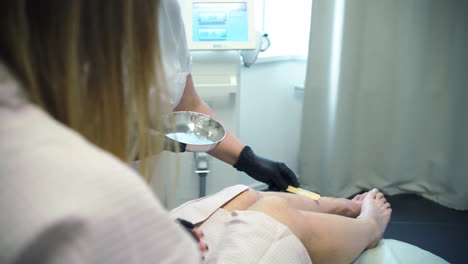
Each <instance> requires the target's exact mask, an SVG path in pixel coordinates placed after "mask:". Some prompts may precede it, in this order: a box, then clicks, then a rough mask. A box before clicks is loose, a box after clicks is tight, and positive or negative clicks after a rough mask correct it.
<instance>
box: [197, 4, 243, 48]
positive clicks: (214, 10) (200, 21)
mask: <svg viewBox="0 0 468 264" xmlns="http://www.w3.org/2000/svg"><path fill="white" fill-rule="evenodd" d="M248 22H249V21H248V12H247V3H224V2H223V3H221V2H218V3H193V6H192V41H194V42H204V41H229V42H245V41H248V40H249V28H248Z"/></svg>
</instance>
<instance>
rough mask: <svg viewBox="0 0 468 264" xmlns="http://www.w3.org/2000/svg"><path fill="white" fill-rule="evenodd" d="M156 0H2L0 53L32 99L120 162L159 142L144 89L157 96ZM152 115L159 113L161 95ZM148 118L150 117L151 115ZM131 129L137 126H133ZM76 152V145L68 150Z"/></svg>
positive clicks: (147, 151) (144, 170)
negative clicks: (152, 131)
mask: <svg viewBox="0 0 468 264" xmlns="http://www.w3.org/2000/svg"><path fill="white" fill-rule="evenodd" d="M158 5H159V1H157V0H112V1H103V0H67V1H63V0H42V1H35V0H3V1H1V3H0V10H1V11H0V59H1V60H2V61H3V63H6V65H7V66H8V67H9V69H10V70H11V71H12V72H13V73H14V74H15V76H16V77H17V78H18V80H19V81H20V82H21V83H22V85H23V87H24V90H25V92H26V94H27V96H28V97H29V100H30V101H32V102H33V103H35V104H37V105H39V106H40V107H42V108H43V109H45V110H46V111H48V112H49V113H50V114H51V115H52V116H53V117H54V118H55V119H57V120H58V121H60V122H62V123H63V124H65V125H67V126H69V127H70V128H72V129H74V130H76V131H78V132H80V133H81V134H82V135H84V136H85V137H86V138H88V139H89V140H90V141H91V142H93V143H95V144H97V145H98V146H100V147H102V148H104V149H106V150H108V151H110V152H111V153H113V154H114V155H116V156H117V157H119V158H120V159H121V160H123V161H126V162H131V161H133V160H134V159H135V158H136V157H139V158H140V160H141V164H140V168H141V169H142V171H141V173H142V174H143V175H145V176H147V177H149V176H150V175H151V167H150V166H148V165H147V164H145V161H146V159H145V158H144V157H149V156H151V155H152V152H153V151H157V150H158V149H159V150H160V149H161V148H162V144H161V141H160V140H154V137H153V141H152V139H151V138H150V136H149V135H148V133H147V131H148V129H149V128H150V126H152V124H153V127H152V128H153V129H156V130H160V129H161V127H160V122H150V104H149V95H150V93H149V89H150V87H152V89H154V91H153V92H152V94H155V95H159V94H160V92H161V91H160V90H159V88H160V87H159V86H158V85H157V82H158V83H161V81H162V80H156V73H157V72H161V71H162V69H161V63H160V54H159V48H158V47H159V45H158V44H159V40H158V34H157V19H158V18H157V14H158V12H157V11H158V10H157V9H158ZM155 99H156V100H154V99H153V100H152V102H156V104H154V103H152V105H151V111H152V112H153V114H155V116H158V115H159V114H161V113H163V112H164V110H165V109H164V107H163V104H162V102H161V100H160V97H157V98H155ZM152 116H153V115H152ZM131 131H134V132H131ZM70 151H73V150H70Z"/></svg>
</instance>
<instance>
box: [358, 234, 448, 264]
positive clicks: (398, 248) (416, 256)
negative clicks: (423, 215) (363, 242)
mask: <svg viewBox="0 0 468 264" xmlns="http://www.w3.org/2000/svg"><path fill="white" fill-rule="evenodd" d="M378 263H385V264H403V263H408V264H413V263H424V264H444V263H448V262H447V261H446V260H444V259H442V258H440V257H438V256H436V255H434V254H432V253H430V252H429V251H426V250H424V249H421V248H419V247H416V246H413V245H411V244H408V243H405V242H401V241H398V240H394V239H383V240H382V241H380V243H379V245H378V246H377V247H376V248H373V249H369V250H366V251H364V252H363V253H362V254H361V256H359V258H357V259H356V260H355V261H354V262H353V264H378Z"/></svg>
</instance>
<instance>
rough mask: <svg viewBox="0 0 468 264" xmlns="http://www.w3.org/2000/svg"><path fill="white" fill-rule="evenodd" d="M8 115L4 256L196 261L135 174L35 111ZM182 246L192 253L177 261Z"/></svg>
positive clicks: (3, 164) (3, 142)
mask: <svg viewBox="0 0 468 264" xmlns="http://www.w3.org/2000/svg"><path fill="white" fill-rule="evenodd" d="M0 108H1V107H0ZM7 109H8V110H5V109H4V108H3V109H0V116H1V119H2V126H1V127H0V156H1V157H2V159H1V160H0V175H1V177H0V211H1V212H2V217H1V218H2V220H1V223H0V233H1V234H2V237H3V238H8V239H0V255H2V256H5V257H6V258H7V259H8V257H9V259H10V260H12V259H15V258H16V259H17V258H24V259H25V260H28V258H30V257H31V256H33V257H37V254H39V255H40V257H41V258H43V259H44V258H45V259H47V258H49V256H48V255H47V254H52V255H53V257H54V258H55V257H58V258H59V260H60V262H66V261H68V260H69V259H68V258H69V257H70V258H73V257H76V255H77V254H78V257H80V258H84V259H85V260H89V262H93V263H94V262H95V263H100V262H111V263H146V262H147V261H148V260H150V259H153V260H154V259H156V258H159V259H161V258H164V257H169V258H176V259H177V258H186V257H187V256H192V258H193V259H196V258H198V255H197V249H196V245H195V243H193V242H192V241H190V238H189V237H186V236H184V235H185V234H184V233H182V232H183V231H181V230H180V229H179V228H178V226H176V225H175V224H174V223H173V221H172V220H171V219H170V218H169V216H168V213H167V211H166V210H165V209H164V208H163V207H162V206H161V204H160V203H159V202H158V200H157V199H156V198H155V196H154V195H153V193H152V192H151V190H150V189H149V187H148V186H147V184H146V183H145V182H144V181H143V180H142V179H141V178H140V176H139V175H138V174H137V173H136V172H135V171H134V170H133V169H132V168H130V167H129V166H127V165H126V164H124V163H123V162H121V161H120V160H118V159H117V158H115V157H114V156H112V155H111V154H109V153H107V152H105V151H103V150H101V149H99V148H97V147H96V146H94V145H92V144H91V143H89V142H87V141H86V140H85V139H84V138H83V137H81V136H80V135H79V134H78V133H76V132H75V131H73V130H71V129H69V128H67V127H65V126H63V125H61V124H60V123H58V122H57V121H55V120H54V119H53V118H51V117H50V116H48V114H47V113H45V112H44V111H42V110H41V109H39V108H37V107H35V106H33V105H30V104H26V105H23V106H21V107H19V108H16V109H11V108H7ZM161 237H165V239H164V241H163V240H161ZM171 241H172V242H171ZM177 243H182V244H184V246H185V247H187V248H188V249H190V248H191V247H192V251H190V250H189V252H190V253H192V254H187V256H180V254H179V253H178V252H177V251H175V247H174V245H176V244H177ZM83 249H84V251H83ZM61 250H64V251H63V252H62V251H61ZM57 254H58V255H57ZM81 254H85V255H81ZM62 257H64V258H62ZM141 258H144V259H141ZM135 259H137V260H138V261H136V262H135ZM139 260H141V261H139ZM6 263H8V261H6Z"/></svg>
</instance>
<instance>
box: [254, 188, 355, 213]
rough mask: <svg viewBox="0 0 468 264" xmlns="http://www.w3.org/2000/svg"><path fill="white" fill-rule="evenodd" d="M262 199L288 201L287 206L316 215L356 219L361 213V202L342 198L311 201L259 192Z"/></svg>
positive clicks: (289, 195)
mask: <svg viewBox="0 0 468 264" xmlns="http://www.w3.org/2000/svg"><path fill="white" fill-rule="evenodd" d="M260 194H261V195H262V196H264V197H268V196H277V197H283V198H285V199H287V200H288V202H289V206H291V207H293V208H296V209H299V210H303V211H310V212H316V213H327V214H337V215H342V216H348V217H357V216H358V215H359V213H360V212H361V200H360V199H356V197H354V198H353V200H349V199H344V198H333V197H322V198H320V199H319V200H312V199H310V198H308V197H304V196H301V195H297V194H292V193H284V192H260Z"/></svg>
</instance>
